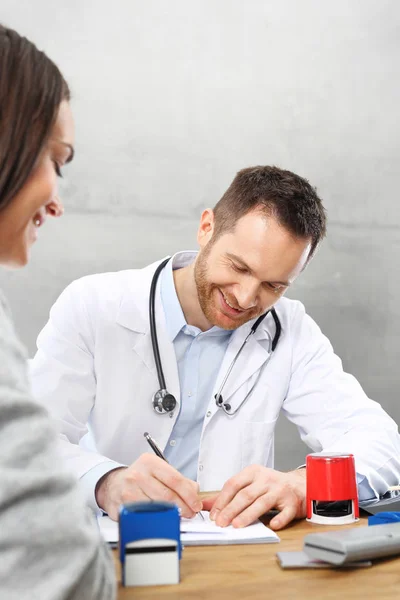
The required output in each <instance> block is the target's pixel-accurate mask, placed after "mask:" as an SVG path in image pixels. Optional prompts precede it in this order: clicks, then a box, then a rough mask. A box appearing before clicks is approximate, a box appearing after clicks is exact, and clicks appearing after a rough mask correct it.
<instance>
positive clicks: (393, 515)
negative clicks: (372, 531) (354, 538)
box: [368, 512, 400, 525]
mask: <svg viewBox="0 0 400 600" xmlns="http://www.w3.org/2000/svg"><path fill="white" fill-rule="evenodd" d="M398 522H400V512H381V513H377V514H376V515H372V517H368V525H383V524H384V523H398Z"/></svg>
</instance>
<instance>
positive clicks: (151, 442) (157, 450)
mask: <svg viewBox="0 0 400 600" xmlns="http://www.w3.org/2000/svg"><path fill="white" fill-rule="evenodd" d="M143 435H144V437H145V438H146V441H147V443H148V444H149V446H150V448H151V449H152V450H153V452H154V454H155V455H156V456H158V457H159V458H162V459H163V460H165V462H166V463H168V461H167V459H166V458H165V456H164V454H163V452H162V451H161V449H160V448H159V447H158V446H157V444H156V443H155V441H154V440H153V438H152V437H151V435H150V434H149V433H148V432H147V431H145V432H144V434H143ZM168 464H169V463H168ZM197 514H198V515H200V516H201V518H202V519H203V521H204V515H203V514H202V512H201V511H200V512H199V513H197Z"/></svg>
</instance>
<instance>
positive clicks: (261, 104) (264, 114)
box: [0, 0, 400, 468]
mask: <svg viewBox="0 0 400 600" xmlns="http://www.w3.org/2000/svg"><path fill="white" fill-rule="evenodd" d="M0 20H1V21H3V22H4V23H6V24H8V25H9V26H13V27H15V28H16V29H18V30H19V31H20V32H21V33H24V34H25V35H27V36H28V37H30V38H31V39H32V40H34V41H35V42H36V43H37V45H38V46H39V47H41V48H43V49H44V50H45V51H46V52H48V54H49V55H50V56H51V57H52V58H54V60H56V61H57V62H58V64H59V65H60V67H61V68H62V70H63V72H64V74H65V76H66V77H67V79H68V81H69V82H70V85H71V87H72V91H73V96H74V99H73V108H74V112H75V117H76V125H77V143H76V161H75V162H74V164H72V165H71V166H69V167H68V168H67V169H65V175H66V178H65V181H64V182H63V190H62V191H63V198H64V201H65V205H66V215H65V217H64V218H63V219H62V220H60V221H59V222H53V223H48V224H46V227H45V228H44V229H43V231H41V232H40V238H41V239H40V242H39V243H38V244H37V246H36V247H35V249H34V252H33V257H32V262H31V264H30V265H29V266H28V268H26V269H24V270H23V271H20V272H13V273H2V274H1V275H0V285H1V286H2V287H3V288H4V289H5V291H6V293H7V295H8V297H9V299H10V300H11V303H12V305H13V310H14V314H15V318H16V322H17V327H18V330H19V332H20V334H21V336H22V338H23V340H24V341H25V342H26V344H27V345H28V347H29V351H30V353H33V352H34V343H35V337H36V334H37V333H38V331H39V330H40V329H41V327H42V326H43V325H44V323H45V321H46V319H47V314H48V310H49V307H50V305H51V304H52V302H53V301H54V300H55V298H56V297H57V295H58V294H59V292H60V291H61V290H62V289H63V288H64V286H65V285H66V284H68V283H69V282H70V281H71V280H73V279H75V278H76V277H79V276H81V275H84V274H86V273H93V272H97V271H107V270H115V269H123V268H126V267H134V266H141V265H144V264H146V263H148V262H150V261H152V260H153V259H156V258H159V257H161V256H163V255H166V254H170V253H173V252H174V251H176V250H177V249H183V248H192V247H194V246H195V237H194V236H195V232H196V226H197V220H198V217H199V215H200V212H201V210H202V208H204V207H206V206H210V205H213V204H214V203H215V202H216V201H217V200H218V199H219V197H220V196H221V194H222V192H223V191H224V190H225V188H226V187H227V186H228V184H229V183H230V181H231V179H232V178H233V176H234V174H235V172H236V171H237V170H238V169H240V168H242V167H245V166H249V165H254V164H276V165H279V166H281V167H284V168H288V169H292V170H294V171H296V172H298V173H299V174H302V175H304V176H306V177H307V178H308V179H310V181H311V182H312V183H313V184H314V185H316V186H317V187H318V189H319V192H320V195H321V196H322V197H323V198H324V200H325V205H326V207H327V209H328V214H329V235H328V238H327V240H326V242H325V243H324V246H323V248H322V249H321V251H320V252H319V254H318V255H317V257H316V258H315V260H314V261H313V263H312V264H311V265H310V267H309V269H308V271H307V272H306V273H305V274H304V275H303V276H302V278H301V279H299V280H298V282H297V283H296V285H295V287H294V288H293V290H291V295H292V296H293V297H296V298H299V299H301V300H302V301H304V302H305V304H306V306H307V308H308V311H309V312H310V313H311V315H312V316H313V317H314V318H315V319H316V320H317V321H318V323H319V324H320V325H321V327H322V329H323V331H324V332H325V333H326V334H327V335H328V336H329V337H330V339H331V340H332V343H333V345H334V347H335V350H336V351H337V353H338V354H339V355H340V356H341V357H342V359H343V362H344V365H345V368H346V369H347V370H350V371H351V372H353V373H354V374H355V375H356V376H357V377H358V378H359V380H360V381H361V383H362V384H363V386H364V388H365V389H366V391H367V392H368V393H369V394H370V396H372V397H374V398H375V399H377V400H379V401H380V402H381V403H382V404H383V406H384V407H385V408H386V409H387V410H388V412H389V413H390V414H391V415H392V416H393V417H394V418H395V419H396V420H397V421H399V420H400V405H399V397H398V396H399V394H398V389H399V375H398V373H399V369H398V365H397V361H398V359H399V352H398V347H399V338H400V310H399V306H398V299H399V298H400V289H399V288H400V276H399V275H398V271H399V267H400V230H399V225H400V211H399V208H398V179H399V159H400V155H399V154H400V153H399V139H400V121H399V106H400V78H399V64H400V35H399V33H400V3H399V2H397V1H396V0H336V1H335V2H329V3H328V2H321V1H320V0H301V1H300V0H248V1H244V0H203V1H202V2H198V1H194V0H168V2H166V1H162V0H146V1H145V2H140V1H139V0H115V2H112V3H110V2H106V1H105V0H96V1H94V0H68V2H65V3H56V4H55V3H54V2H50V0H35V2H32V1H30V0H18V1H16V0H1V8H0ZM304 454H305V448H304V446H303V445H302V444H301V443H300V442H299V440H298V437H297V433H296V431H295V429H294V428H293V427H292V426H291V425H290V424H287V423H281V424H280V426H279V432H278V439H277V465H278V467H280V468H290V467H291V466H293V465H295V464H297V462H298V460H299V457H300V456H301V455H304Z"/></svg>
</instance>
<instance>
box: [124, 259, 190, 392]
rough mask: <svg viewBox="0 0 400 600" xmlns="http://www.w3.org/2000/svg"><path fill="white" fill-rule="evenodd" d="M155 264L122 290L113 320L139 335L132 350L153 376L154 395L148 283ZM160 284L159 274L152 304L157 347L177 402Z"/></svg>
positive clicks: (174, 368) (177, 389) (176, 380)
mask: <svg viewBox="0 0 400 600" xmlns="http://www.w3.org/2000/svg"><path fill="white" fill-rule="evenodd" d="M158 264H159V263H157V264H153V265H150V266H149V267H147V268H145V269H143V270H142V271H141V272H140V274H137V278H135V282H134V285H132V286H130V287H127V288H126V289H125V290H124V292H123V295H122V299H121V303H120V307H119V311H118V315H117V319H116V320H117V323H118V324H119V325H122V326H123V327H125V328H127V329H130V330H131V331H134V332H136V333H137V334H138V335H136V336H135V339H134V341H133V344H132V349H133V350H134V352H135V353H136V354H137V356H138V357H139V358H140V359H141V360H142V361H143V363H144V364H145V365H146V367H147V368H148V369H149V371H151V372H152V373H154V377H155V381H156V384H155V385H156V387H155V389H154V392H156V391H157V390H158V389H159V383H158V378H157V369H156V364H155V361H154V354H153V347H152V343H151V335H150V323H149V313H148V310H149V293H150V285H151V280H152V277H153V275H154V271H155V270H156V268H157V266H158ZM160 281H161V274H160V278H159V280H158V282H157V289H156V301H155V315H156V330H157V338H158V346H159V350H160V356H161V364H162V368H163V372H164V378H165V384H166V387H167V390H168V391H169V393H170V394H173V395H174V396H175V398H176V401H177V402H178V403H180V387H179V375H178V365H177V362H176V357H175V350H174V346H173V344H172V342H171V341H170V339H169V337H168V333H167V329H166V323H165V314H164V310H163V306H162V302H161V295H160Z"/></svg>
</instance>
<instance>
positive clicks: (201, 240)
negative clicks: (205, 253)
mask: <svg viewBox="0 0 400 600" xmlns="http://www.w3.org/2000/svg"><path fill="white" fill-rule="evenodd" d="M214 226H215V219H214V211H213V210H212V209H211V208H206V209H205V210H203V212H202V213H201V217H200V223H199V228H198V230H197V242H198V244H199V246H200V248H204V247H205V246H206V245H207V244H208V242H209V241H210V240H211V238H212V236H213V233H214Z"/></svg>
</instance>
